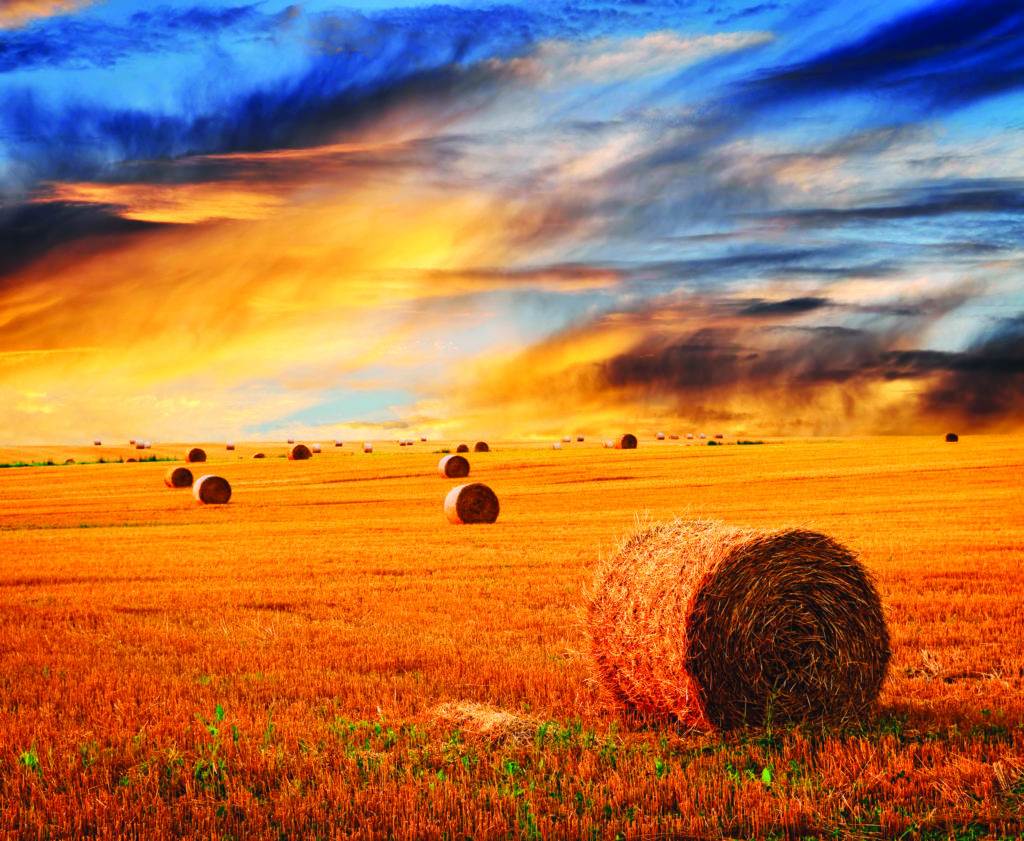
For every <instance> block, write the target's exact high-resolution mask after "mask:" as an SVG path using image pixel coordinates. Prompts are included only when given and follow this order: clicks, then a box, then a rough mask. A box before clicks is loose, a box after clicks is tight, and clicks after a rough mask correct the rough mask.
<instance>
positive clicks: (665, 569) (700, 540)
mask: <svg viewBox="0 0 1024 841" xmlns="http://www.w3.org/2000/svg"><path fill="white" fill-rule="evenodd" d="M587 624H588V629H589V632H590V637H591V651H592V654H593V657H594V661H595V664H596V667H597V671H598V674H599V677H600V680H601V682H602V684H603V685H604V687H605V688H606V689H607V690H608V691H609V693H610V694H611V696H612V697H613V698H614V699H615V700H616V701H617V702H618V703H619V704H621V705H623V706H625V707H628V708H631V709H633V710H635V711H637V712H639V713H640V714H642V715H645V716H649V717H653V718H665V717H671V718H676V719H678V720H679V721H681V722H684V723H685V724H687V725H690V726H696V727H718V728H723V729H728V728H731V727H737V726H742V725H760V724H763V723H764V722H766V721H769V720H770V721H771V722H785V721H801V720H810V719H816V718H830V719H834V720H842V719H846V718H850V717H854V716H857V715H859V714H860V713H862V712H864V711H865V710H866V709H867V708H868V707H870V705H871V704H872V703H873V702H874V701H875V699H876V698H877V696H878V692H879V689H880V688H881V685H882V682H883V680H884V679H885V674H886V670H887V668H888V665H889V657H890V649H889V632H888V629H887V628H886V624H885V618H884V616H883V613H882V604H881V600H880V599H879V596H878V592H877V590H876V589H875V586H874V584H873V582H872V579H871V576H870V575H869V574H868V573H867V571H866V570H865V569H864V568H863V567H862V566H861V564H860V563H859V561H858V560H857V558H856V556H855V555H854V554H853V553H852V552H850V551H849V550H848V549H847V548H846V547H844V546H842V545H841V544H839V543H837V542H836V541H834V540H833V539H831V538H830V537H827V536H826V535H823V534H818V533H816V532H812V531H806V530H803V529H785V530H780V531H773V532H764V531H756V530H752V529H739V528H733V527H730V526H727V525H725V524H723V523H718V522H687V521H683V520H675V521H672V522H668V523H660V524H654V525H648V526H645V527H643V528H641V529H640V530H639V531H638V532H637V533H636V534H634V535H633V536H631V537H630V538H629V539H627V540H626V541H625V542H624V543H622V544H621V545H620V546H619V547H618V550H617V551H616V553H615V554H614V556H613V557H611V558H609V559H608V560H607V561H606V562H604V563H603V564H602V565H601V567H600V569H599V570H598V572H597V575H596V577H595V582H594V587H593V589H592V592H591V593H590V596H589V605H588V617H587Z"/></svg>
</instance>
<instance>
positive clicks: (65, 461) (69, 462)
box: [64, 458, 75, 464]
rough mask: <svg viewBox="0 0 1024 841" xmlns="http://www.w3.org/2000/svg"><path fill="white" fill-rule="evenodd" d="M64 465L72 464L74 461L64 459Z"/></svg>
mask: <svg viewBox="0 0 1024 841" xmlns="http://www.w3.org/2000/svg"><path fill="white" fill-rule="evenodd" d="M64 463H65V464H74V463H75V460H74V459H73V458H66V459H64Z"/></svg>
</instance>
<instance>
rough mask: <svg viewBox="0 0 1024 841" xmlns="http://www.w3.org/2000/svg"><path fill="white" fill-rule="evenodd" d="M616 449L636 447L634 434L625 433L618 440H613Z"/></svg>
mask: <svg viewBox="0 0 1024 841" xmlns="http://www.w3.org/2000/svg"><path fill="white" fill-rule="evenodd" d="M615 449H616V450H635V449H636V436H635V435H631V434H630V433H628V432H627V433H626V434H625V435H623V436H621V437H620V438H619V440H618V441H616V442H615Z"/></svg>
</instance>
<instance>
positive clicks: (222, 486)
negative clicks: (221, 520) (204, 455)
mask: <svg viewBox="0 0 1024 841" xmlns="http://www.w3.org/2000/svg"><path fill="white" fill-rule="evenodd" d="M192 496H194V497H195V498H196V501H197V502H201V503H203V505H224V504H225V503H227V501H228V500H229V499H231V485H229V484H228V480H227V479H224V478H222V477H220V476H212V475H206V476H200V477H199V478H198V479H196V481H195V484H193V485H192Z"/></svg>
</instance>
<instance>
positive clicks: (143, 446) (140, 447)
mask: <svg viewBox="0 0 1024 841" xmlns="http://www.w3.org/2000/svg"><path fill="white" fill-rule="evenodd" d="M135 449H136V450H144V449H146V442H145V441H139V442H138V443H137V444H136V445H135Z"/></svg>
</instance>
